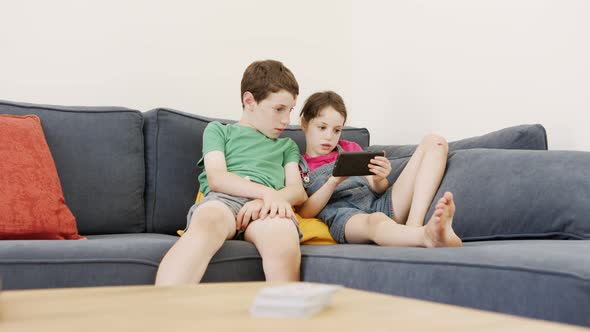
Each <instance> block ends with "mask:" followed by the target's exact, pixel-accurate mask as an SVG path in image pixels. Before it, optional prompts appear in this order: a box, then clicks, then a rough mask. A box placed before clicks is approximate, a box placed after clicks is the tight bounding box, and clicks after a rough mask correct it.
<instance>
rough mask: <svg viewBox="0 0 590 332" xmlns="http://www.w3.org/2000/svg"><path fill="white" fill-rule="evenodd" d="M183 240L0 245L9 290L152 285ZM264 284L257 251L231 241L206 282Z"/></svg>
mask: <svg viewBox="0 0 590 332" xmlns="http://www.w3.org/2000/svg"><path fill="white" fill-rule="evenodd" d="M176 240H178V237H177V236H171V235H165V234H146V233H140V234H137V233H136V234H112V235H91V236H88V240H87V241H40V240H21V241H11V240H7V241H0V277H1V278H2V282H3V288H4V289H30V288H55V287H87V286H114V285H140V284H153V283H154V281H155V277H156V272H157V270H158V266H159V264H160V261H161V260H162V257H164V255H165V254H166V252H167V251H168V250H169V249H170V247H171V246H172V245H173V244H174V243H175V242H176ZM254 280H264V273H263V270H262V261H261V258H260V255H259V254H258V251H257V250H256V248H255V247H254V245H252V244H251V243H248V242H245V241H226V243H225V244H224V245H223V247H222V248H221V249H220V250H219V251H218V252H217V253H216V254H215V256H214V257H213V258H212V260H211V262H210V264H209V267H208V268H207V271H206V273H205V275H204V277H203V281H204V282H207V281H254Z"/></svg>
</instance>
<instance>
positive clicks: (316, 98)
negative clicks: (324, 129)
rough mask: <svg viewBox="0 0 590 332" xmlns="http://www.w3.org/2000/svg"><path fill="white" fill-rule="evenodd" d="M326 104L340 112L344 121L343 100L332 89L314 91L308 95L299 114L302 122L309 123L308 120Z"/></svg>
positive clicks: (316, 115)
mask: <svg viewBox="0 0 590 332" xmlns="http://www.w3.org/2000/svg"><path fill="white" fill-rule="evenodd" d="M328 106H332V108H334V109H335V110H336V112H338V113H340V115H342V117H344V122H346V115H347V113H346V106H345V105H344V100H342V97H340V95H339V94H337V93H336V92H334V91H323V92H316V93H314V94H312V95H311V96H309V98H307V100H306V101H305V105H303V108H302V109H301V113H299V116H300V117H301V120H302V121H303V122H305V123H309V121H311V120H312V119H314V118H316V117H318V116H319V115H320V112H321V111H322V110H323V109H324V108H326V107H328Z"/></svg>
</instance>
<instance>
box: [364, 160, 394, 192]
mask: <svg viewBox="0 0 590 332" xmlns="http://www.w3.org/2000/svg"><path fill="white" fill-rule="evenodd" d="M369 170H370V171H371V172H372V173H373V174H375V175H369V176H367V181H368V182H369V188H371V190H372V191H374V192H376V193H378V194H382V193H383V192H385V190H387V188H389V181H388V180H387V176H388V175H389V173H391V162H390V161H389V159H387V158H385V157H375V158H373V159H371V163H370V164H369Z"/></svg>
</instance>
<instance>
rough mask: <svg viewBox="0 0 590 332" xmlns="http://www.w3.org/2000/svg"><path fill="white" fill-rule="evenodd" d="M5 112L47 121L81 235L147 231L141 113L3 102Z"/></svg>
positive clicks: (1, 107)
mask: <svg viewBox="0 0 590 332" xmlns="http://www.w3.org/2000/svg"><path fill="white" fill-rule="evenodd" d="M0 113H4V114H12V115H28V114H34V115H37V116H38V117H39V118H40V119H41V125H42V127H43V131H44V133H45V138H46V140H47V145H48V146H49V149H50V151H51V154H52V155H53V159H54V161H55V167H56V168H57V173H58V175H59V179H60V181H61V186H62V189H63V194H64V197H65V202H66V204H67V205H68V207H69V208H70V210H71V211H72V213H73V215H74V216H75V217H76V221H77V224H78V231H79V232H80V234H84V235H90V234H116V233H135V232H144V231H145V205H144V198H143V197H144V189H145V160H144V147H143V116H142V114H141V112H139V111H137V110H131V109H127V108H122V107H67V106H53V105H37V104H27V103H15V102H7V101H0Z"/></svg>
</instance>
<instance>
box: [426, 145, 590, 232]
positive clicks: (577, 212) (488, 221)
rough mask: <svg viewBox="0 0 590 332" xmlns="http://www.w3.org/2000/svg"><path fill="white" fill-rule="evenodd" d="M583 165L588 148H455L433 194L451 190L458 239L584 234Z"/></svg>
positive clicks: (587, 191)
mask: <svg viewBox="0 0 590 332" xmlns="http://www.w3.org/2000/svg"><path fill="white" fill-rule="evenodd" d="M588 165H590V153H589V152H576V151H532V150H499V149H471V150H458V151H454V152H451V153H450V155H449V160H448V165H447V170H446V173H445V176H444V178H443V180H442V183H441V185H440V188H439V190H438V193H437V194H436V197H440V196H442V195H443V193H444V192H445V191H451V192H452V193H453V194H454V198H455V202H456V205H457V209H456V212H455V217H454V218H453V227H454V229H455V231H456V233H457V235H459V236H460V237H461V238H462V239H463V240H468V241H469V240H483V239H486V240H488V239H512V238H560V239H589V238H590V217H589V216H590V204H589V200H588V198H589V197H590V167H588ZM435 204H436V199H435V202H433V204H432V206H431V208H430V211H429V212H428V215H427V217H428V216H430V215H431V214H432V212H433V210H434V206H435Z"/></svg>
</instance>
